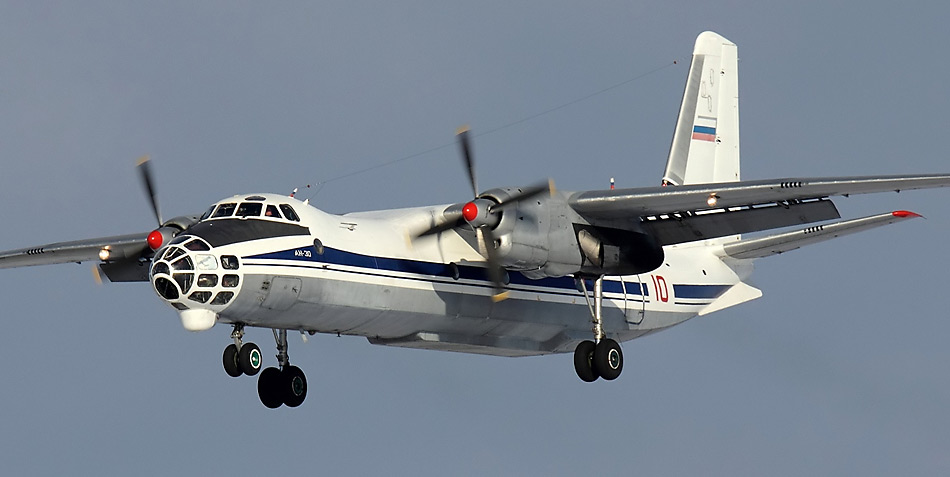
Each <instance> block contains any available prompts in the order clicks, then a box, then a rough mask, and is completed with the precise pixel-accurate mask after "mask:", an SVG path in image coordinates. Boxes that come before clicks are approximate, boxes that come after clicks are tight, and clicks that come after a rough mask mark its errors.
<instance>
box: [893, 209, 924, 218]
mask: <svg viewBox="0 0 950 477" xmlns="http://www.w3.org/2000/svg"><path fill="white" fill-rule="evenodd" d="M891 214H892V215H893V216H894V217H900V218H902V219H903V218H906V217H923V216H922V215H920V214H917V213H914V212H911V211H909V210H895V211H894V212H891Z"/></svg>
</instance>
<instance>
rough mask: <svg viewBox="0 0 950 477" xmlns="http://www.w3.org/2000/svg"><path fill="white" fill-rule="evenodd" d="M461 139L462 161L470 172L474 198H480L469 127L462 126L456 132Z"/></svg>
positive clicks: (469, 176) (469, 177) (469, 178)
mask: <svg viewBox="0 0 950 477" xmlns="http://www.w3.org/2000/svg"><path fill="white" fill-rule="evenodd" d="M455 135H456V136H457V137H458V138H459V147H460V148H461V149H462V159H463V160H464V161H465V169H466V170H467V171H468V181H469V183H471V185H472V197H478V182H477V181H476V180H475V158H474V157H473V155H472V145H471V143H470V142H469V139H468V126H462V127H460V128H458V130H457V131H455Z"/></svg>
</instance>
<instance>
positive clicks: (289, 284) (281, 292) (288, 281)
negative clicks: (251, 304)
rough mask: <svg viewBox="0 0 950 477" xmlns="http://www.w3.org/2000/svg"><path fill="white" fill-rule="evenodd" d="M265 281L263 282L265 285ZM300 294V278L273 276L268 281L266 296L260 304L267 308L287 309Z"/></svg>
mask: <svg viewBox="0 0 950 477" xmlns="http://www.w3.org/2000/svg"><path fill="white" fill-rule="evenodd" d="M266 283H267V282H265V285H266ZM299 295H300V279H299V278H287V277H274V278H273V279H272V280H271V281H270V287H268V290H267V296H266V297H264V301H263V302H262V303H261V306H263V307H264V308H267V309H269V310H276V311H283V310H287V309H289V308H290V307H291V306H293V304H294V303H295V302H296V301H297V296H299Z"/></svg>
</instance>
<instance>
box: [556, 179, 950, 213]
mask: <svg viewBox="0 0 950 477" xmlns="http://www.w3.org/2000/svg"><path fill="white" fill-rule="evenodd" d="M947 186H950V175H947V174H930V175H920V176H869V177H827V178H814V179H773V180H764V181H743V182H724V183H717V184H697V185H689V186H670V187H643V188H637V189H617V190H604V191H587V192H578V193H576V194H574V195H572V196H571V197H570V198H569V199H568V203H569V204H570V205H571V207H572V208H573V209H574V210H575V211H577V212H578V213H579V214H581V215H583V216H585V217H592V218H600V219H621V218H632V217H638V216H639V217H649V216H658V215H665V214H673V213H678V212H695V211H703V210H716V209H726V208H731V207H743V206H754V205H761V204H774V203H780V202H791V201H804V200H809V199H821V198H825V197H831V196H848V195H851V194H870V193H874V192H890V191H896V192H900V191H902V190H912V189H929V188H934V187H947ZM711 197H714V198H715V202H714V203H713V204H712V205H710V202H709V201H710V198H711Z"/></svg>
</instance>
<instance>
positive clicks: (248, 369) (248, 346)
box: [238, 343, 264, 376]
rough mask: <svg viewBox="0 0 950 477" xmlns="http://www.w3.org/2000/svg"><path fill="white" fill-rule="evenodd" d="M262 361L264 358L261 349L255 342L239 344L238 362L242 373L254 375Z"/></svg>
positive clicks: (259, 368) (258, 370)
mask: <svg viewBox="0 0 950 477" xmlns="http://www.w3.org/2000/svg"><path fill="white" fill-rule="evenodd" d="M263 363H264V358H263V356H261V349H260V348H258V347H257V345H256V344H254V343H244V344H243V345H242V346H241V350H240V351H239V352H238V364H239V365H240V366H241V371H242V372H243V373H244V374H246V375H248V376H254V375H255V374H257V373H258V372H260V370H261V365H262V364H263Z"/></svg>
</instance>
